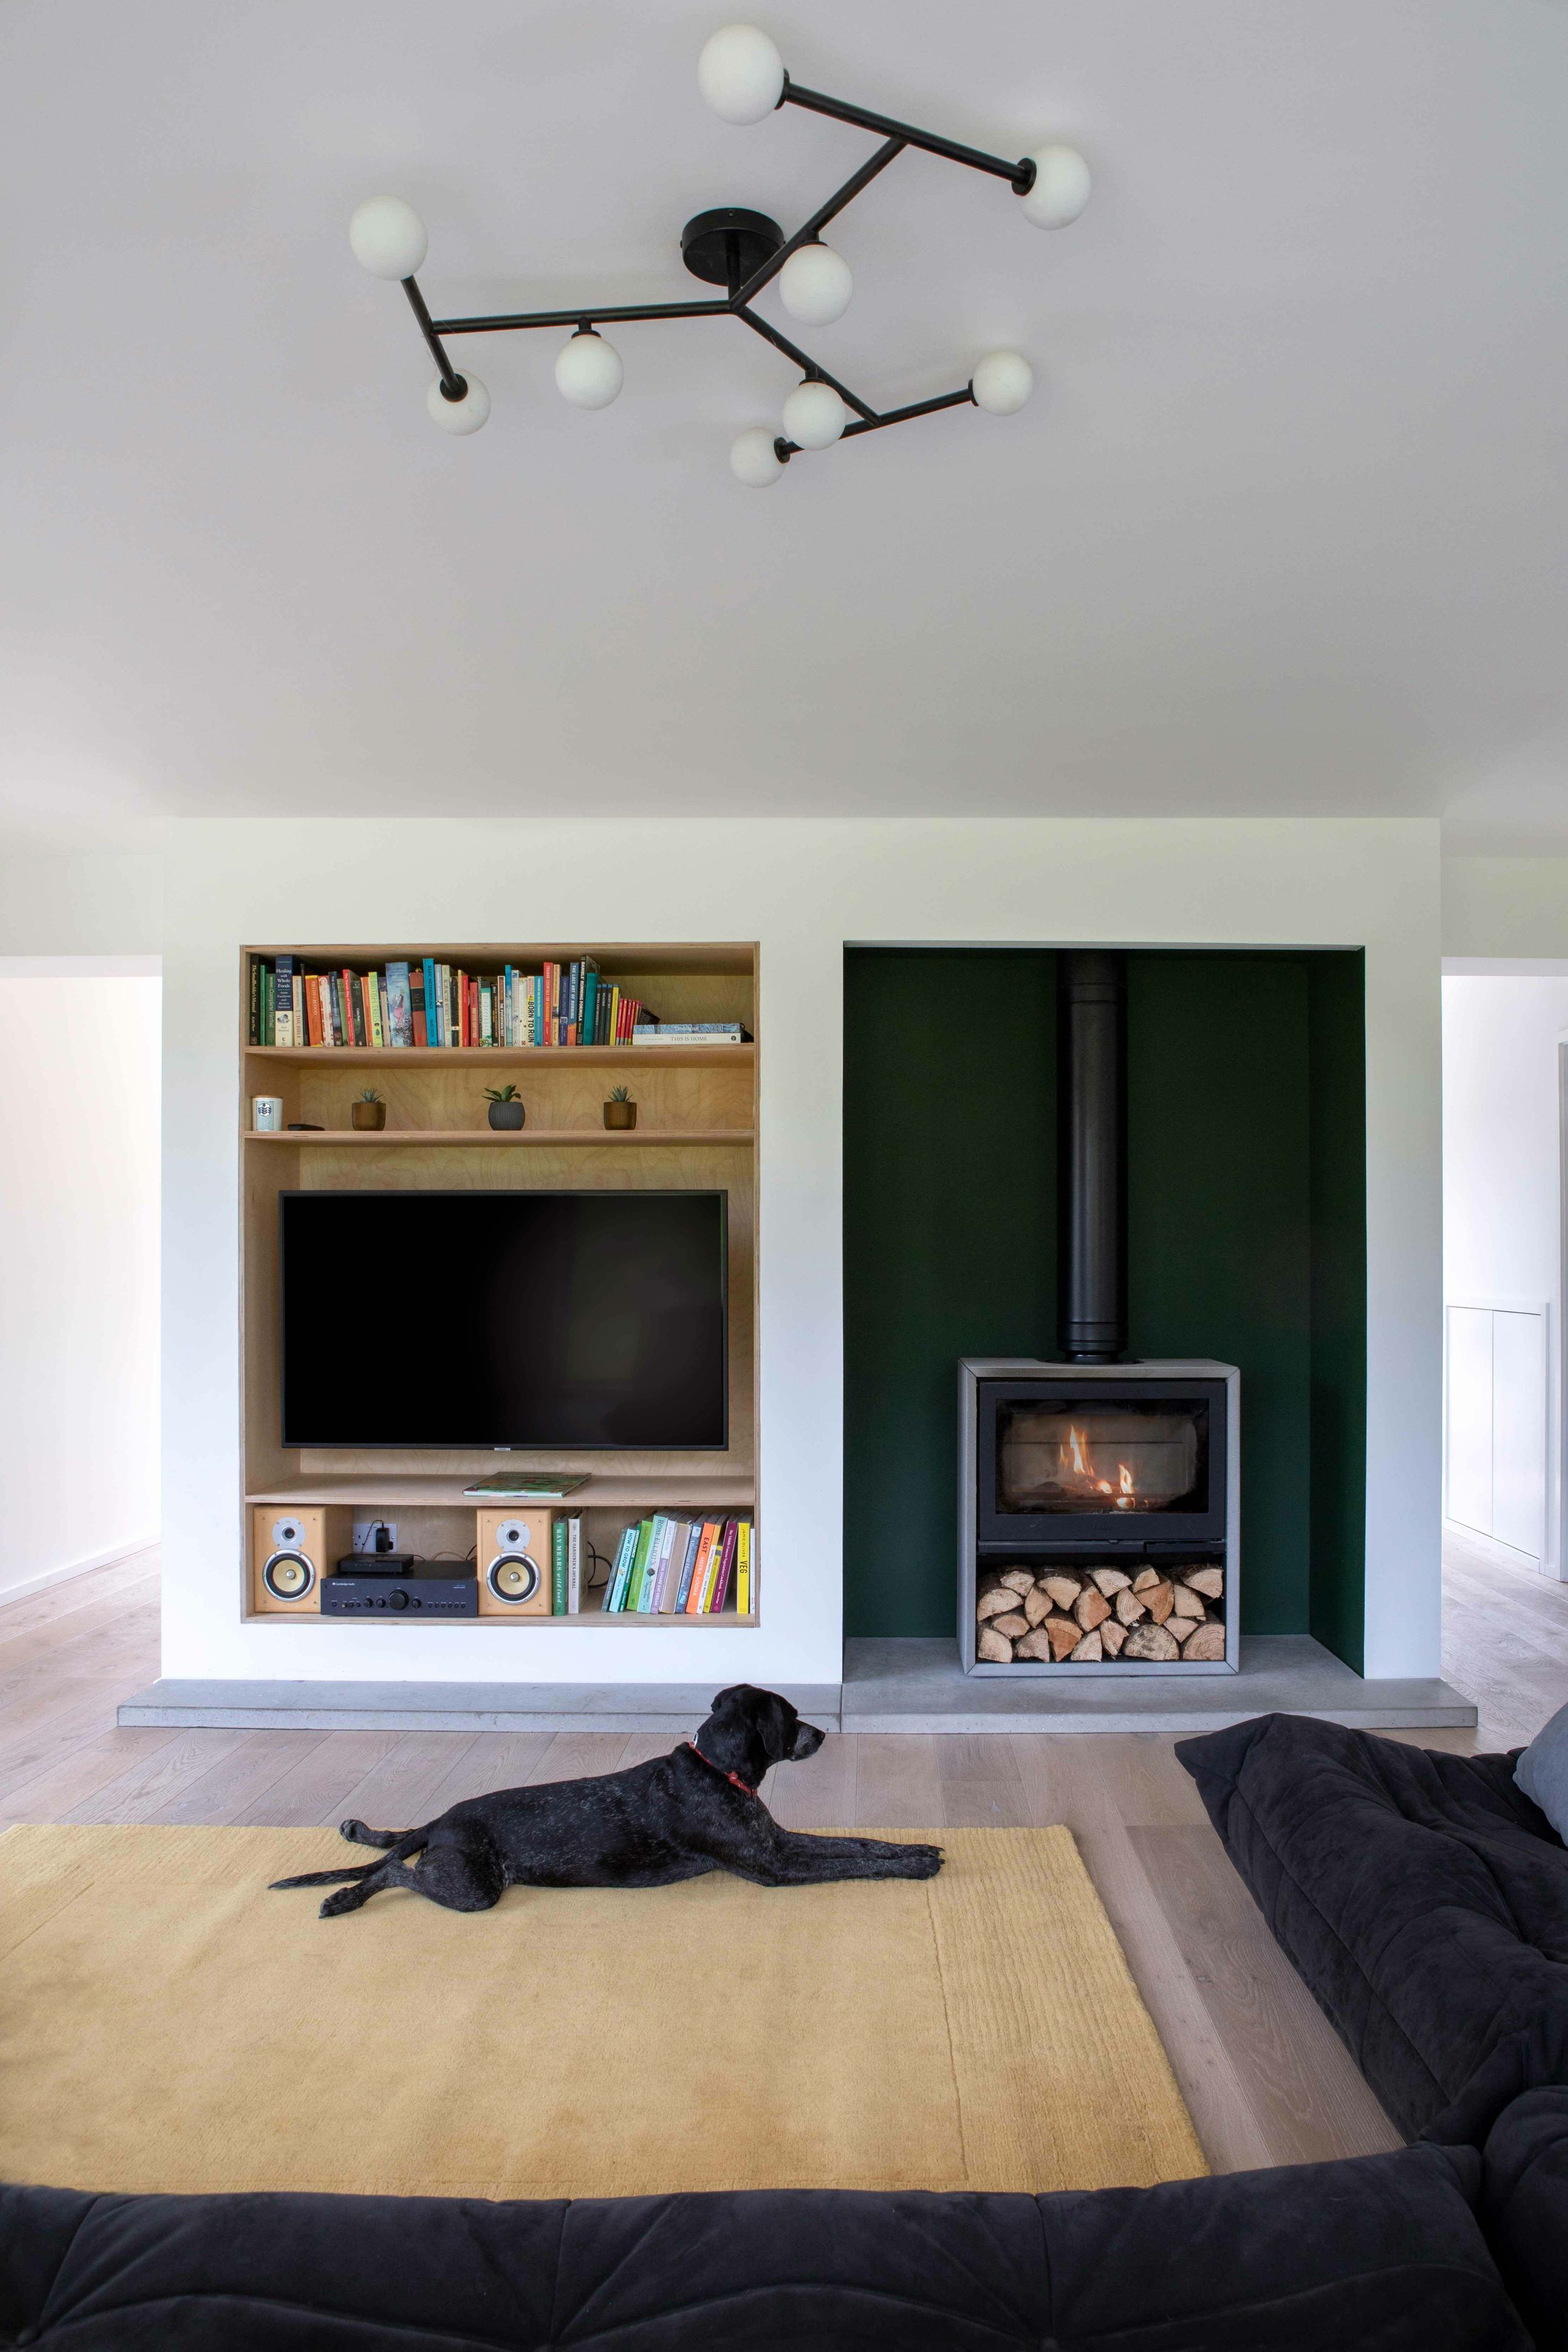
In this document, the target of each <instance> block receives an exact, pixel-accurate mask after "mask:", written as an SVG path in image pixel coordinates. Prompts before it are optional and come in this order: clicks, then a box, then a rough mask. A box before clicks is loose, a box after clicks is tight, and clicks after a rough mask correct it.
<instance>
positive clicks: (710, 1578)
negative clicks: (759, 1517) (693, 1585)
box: [699, 1520, 728, 1617]
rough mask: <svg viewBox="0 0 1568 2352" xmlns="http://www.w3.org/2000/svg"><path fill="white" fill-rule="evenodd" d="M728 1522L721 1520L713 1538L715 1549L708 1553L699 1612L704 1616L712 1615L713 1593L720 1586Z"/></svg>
mask: <svg viewBox="0 0 1568 2352" xmlns="http://www.w3.org/2000/svg"><path fill="white" fill-rule="evenodd" d="M727 1524H728V1522H727V1521H724V1520H721V1521H720V1523H719V1529H718V1532H717V1534H716V1535H715V1537H714V1538H713V1549H712V1550H711V1551H710V1554H709V1555H708V1573H707V1576H706V1577H705V1578H704V1579H703V1583H702V1599H701V1602H700V1611H699V1613H700V1615H702V1616H704V1617H707V1616H710V1615H711V1613H712V1609H713V1595H714V1593H715V1592H716V1591H718V1588H719V1570H720V1567H721V1564H722V1561H723V1558H724V1535H725V1528H726V1526H727Z"/></svg>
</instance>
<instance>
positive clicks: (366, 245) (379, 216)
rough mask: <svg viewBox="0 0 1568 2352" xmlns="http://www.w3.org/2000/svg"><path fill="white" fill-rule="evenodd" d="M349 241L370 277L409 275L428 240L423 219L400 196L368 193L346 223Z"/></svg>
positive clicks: (419, 261) (416, 266)
mask: <svg viewBox="0 0 1568 2352" xmlns="http://www.w3.org/2000/svg"><path fill="white" fill-rule="evenodd" d="M349 243H350V245H352V246H353V256H354V259H355V260H356V261H357V262H358V263H359V265H360V267H361V268H362V269H368V270H369V271H370V274H371V276H372V277H373V278H412V277H413V275H414V273H415V271H416V269H417V268H419V266H420V264H421V262H422V261H423V260H424V258H425V256H426V251H427V249H428V245H429V240H428V238H427V237H426V235H425V224H424V222H423V221H422V220H421V219H420V217H419V215H418V214H417V213H416V211H415V209H414V207H413V205H405V203H404V201H403V198H402V197H401V196H367V197H366V198H365V200H364V202H363V205H360V207H359V209H358V211H357V212H356V213H355V214H354V216H353V220H352V221H350V223H349Z"/></svg>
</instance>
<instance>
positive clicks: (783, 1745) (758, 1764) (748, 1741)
mask: <svg viewBox="0 0 1568 2352" xmlns="http://www.w3.org/2000/svg"><path fill="white" fill-rule="evenodd" d="M826 1736H827V1735H826V1732H823V1731H819V1730H818V1729H817V1727H816V1724H815V1723H803V1722H802V1721H801V1719H800V1717H799V1715H798V1714H797V1713H796V1711H795V1708H794V1707H793V1706H791V1705H790V1703H789V1701H788V1699H787V1698H781V1697H780V1696H779V1695H778V1693H777V1691H765V1690H757V1689H756V1688H755V1687H754V1686H753V1685H752V1684H751V1683H732V1684H731V1686H730V1688H729V1689H728V1690H721V1692H720V1693H719V1695H718V1696H717V1697H716V1698H715V1700H714V1701H713V1711H712V1713H711V1714H710V1716H709V1717H708V1720H707V1722H706V1723H705V1724H704V1725H703V1727H702V1728H701V1730H700V1732H699V1733H698V1735H697V1745H698V1746H699V1748H700V1749H701V1750H702V1753H703V1754H704V1756H708V1757H710V1758H711V1759H712V1760H713V1762H714V1763H715V1764H722V1765H723V1766H724V1767H725V1769H727V1770H730V1771H740V1772H741V1773H742V1775H743V1777H744V1778H745V1779H746V1780H750V1781H752V1783H753V1785H754V1784H755V1783H756V1782H758V1781H760V1780H761V1779H762V1777H763V1773H764V1772H765V1771H766V1770H767V1769H768V1766H769V1765H770V1764H800V1763H803V1762H804V1761H805V1758H806V1757H808V1756H815V1755H816V1751H817V1749H818V1748H820V1747H821V1745H822V1743H823V1741H824V1739H825V1738H826ZM721 1751H722V1752H721ZM732 1753H735V1754H739V1755H743V1757H744V1762H743V1763H742V1762H735V1763H731V1754H732Z"/></svg>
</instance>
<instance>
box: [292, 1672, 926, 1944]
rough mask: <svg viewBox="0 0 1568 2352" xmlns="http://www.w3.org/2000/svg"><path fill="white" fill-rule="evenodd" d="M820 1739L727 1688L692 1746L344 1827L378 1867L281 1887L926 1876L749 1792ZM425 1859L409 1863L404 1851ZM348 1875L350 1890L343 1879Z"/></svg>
mask: <svg viewBox="0 0 1568 2352" xmlns="http://www.w3.org/2000/svg"><path fill="white" fill-rule="evenodd" d="M823 1736H824V1735H823V1734H822V1733H821V1732H820V1731H818V1730H817V1729H816V1726H815V1725H813V1724H809V1723H802V1721H801V1719H800V1717H799V1716H798V1715H797V1714H796V1713H795V1708H794V1707H793V1706H791V1705H790V1703H789V1701H788V1699H785V1698H780V1697H779V1696H777V1694H776V1693H775V1692H773V1691H763V1690H753V1689H752V1685H750V1684H749V1683H737V1684H736V1685H734V1687H733V1689H731V1690H725V1691H721V1692H720V1693H719V1696H718V1697H717V1698H716V1699H715V1700H714V1702H713V1712H712V1714H711V1715H710V1717H708V1720H707V1722H706V1723H705V1724H704V1725H703V1726H702V1728H701V1730H700V1732H699V1733H698V1735H697V1737H696V1738H695V1739H694V1740H691V1739H689V1740H687V1741H685V1742H684V1743H683V1744H682V1745H681V1746H680V1747H679V1748H673V1749H672V1750H671V1751H670V1753H669V1754H668V1756H658V1757H655V1758H654V1759H653V1760H652V1761H651V1762H650V1763H647V1764H634V1765H633V1767H632V1769H631V1770H630V1771H629V1772H608V1773H605V1774H604V1775H603V1776H602V1777H601V1778H599V1779H597V1780H545V1781H542V1782H541V1783H540V1784H539V1786H538V1787H536V1788H532V1789H500V1790H497V1791H496V1792H495V1794H494V1795H492V1796H489V1797H470V1798H468V1800H467V1801H465V1802H464V1803H462V1804H460V1805H453V1806H452V1807H451V1808H450V1809H449V1810H448V1811H447V1812H444V1813H443V1814H441V1816H440V1817H439V1819H438V1820H437V1821H433V1822H426V1824H425V1827H424V1828H423V1829H422V1830H369V1829H366V1827H365V1825H364V1823H363V1822H343V1823H342V1834H343V1836H344V1837H346V1838H348V1839H350V1840H351V1841H352V1843H353V1844H355V1845H376V1846H385V1847H386V1848H387V1849H388V1852H387V1856H386V1860H385V1861H384V1862H367V1863H366V1864H364V1866H363V1869H359V1870H312V1871H308V1872H307V1873H306V1874H305V1875H304V1876H303V1877H301V1878H279V1879H276V1880H275V1881H274V1882H273V1883H274V1885H278V1886H339V1887H341V1888H342V1892H341V1893H339V1894H337V1895H328V1897H327V1899H326V1901H325V1902H324V1903H323V1904H322V1906H321V1916H322V1918H323V1919H331V1918H335V1917H336V1916H338V1914H339V1913H340V1912H343V1911H357V1910H358V1909H359V1907H360V1906H361V1904H362V1903H368V1902H369V1900H370V1898H371V1896H372V1895H379V1894H380V1893H381V1892H382V1890H383V1888H384V1887H388V1886H407V1887H411V1888H412V1889H413V1891H414V1893H415V1894H416V1895H428V1896H429V1897H430V1900H431V1901H432V1903H440V1904H443V1905H444V1906H446V1908H447V1910H448V1911H488V1910H489V1908H490V1906H491V1905H492V1904H494V1903H497V1902H499V1901H500V1896H501V1894H502V1891H503V1889H505V1888H506V1887H508V1886H668V1885H673V1884H674V1882H675V1881H676V1880H677V1879H680V1878H700V1877H701V1876H702V1875H703V1874H704V1873H705V1872H707V1871H710V1870H732V1871H733V1872H734V1874H735V1875H736V1877H737V1878H749V1879H751V1880H752V1882H753V1884H754V1885H758V1886H811V1885H818V1884H820V1883H821V1882H822V1881H824V1880H826V1879H833V1878H934V1877H935V1875H936V1874H937V1872H938V1871H939V1870H940V1869H941V1868H942V1848H941V1847H940V1846H936V1845H894V1844H891V1843H889V1842H888V1841H887V1840H886V1839H883V1838H835V1837H810V1836H800V1835H797V1834H796V1833H795V1832H793V1831H790V1830H785V1829H781V1828H780V1827H779V1825H778V1823H777V1822H775V1821H774V1819H773V1815H772V1813H770V1812H769V1811H768V1809H767V1807H766V1805H764V1804H763V1801H762V1799H761V1798H760V1797H759V1796H758V1794H757V1790H758V1787H759V1785H760V1783H761V1781H762V1779H763V1774H764V1773H765V1772H766V1771H767V1769H768V1767H769V1765H770V1764H783V1763H796V1764H798V1763H800V1762H802V1761H803V1760H804V1759H805V1758H806V1757H807V1756H815V1755H816V1751H817V1749H818V1748H820V1747H821V1745H822V1741H823ZM416 1853H417V1854H419V1855H420V1857H421V1858H420V1861H419V1864H418V1867H417V1868H416V1869H411V1868H410V1867H409V1864H408V1859H407V1858H408V1856H409V1855H410V1854H416ZM346 1881H352V1882H353V1884H345V1883H344V1882H346Z"/></svg>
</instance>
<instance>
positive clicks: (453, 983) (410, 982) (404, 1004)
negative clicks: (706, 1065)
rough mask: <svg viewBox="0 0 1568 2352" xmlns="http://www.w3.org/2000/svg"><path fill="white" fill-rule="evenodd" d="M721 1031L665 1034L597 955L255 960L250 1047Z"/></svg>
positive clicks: (591, 1040)
mask: <svg viewBox="0 0 1568 2352" xmlns="http://www.w3.org/2000/svg"><path fill="white" fill-rule="evenodd" d="M714 1025H716V1026H717V1027H718V1028H719V1029H720V1030H721V1031H722V1033H723V1034H724V1035H725V1036H726V1037H728V1036H731V1035H737V1036H738V1034H739V1024H736V1023H723V1024H701V1025H699V1024H680V1025H679V1027H677V1026H675V1025H673V1024H671V1025H670V1026H666V1024H662V1023H660V1021H659V1019H658V1014H657V1013H653V1012H652V1011H650V1010H649V1008H648V1007H647V1005H646V1004H644V1003H642V1001H641V999H640V998H638V997H636V996H632V995H629V994H627V993H625V992H623V991H622V989H621V986H620V984H619V982H616V981H612V980H608V979H605V978H604V977H602V976H601V974H600V971H599V968H598V966H597V964H596V963H595V961H594V959H593V957H592V956H580V957H578V958H577V959H576V960H575V961H573V962H571V963H546V964H545V965H544V967H543V970H542V971H537V972H525V971H519V970H518V969H517V968H516V967H515V966H514V965H512V964H508V965H507V966H506V968H505V970H504V971H498V972H482V973H475V972H468V971H462V970H461V969H460V968H458V967H457V966H455V965H452V964H447V963H441V962H438V961H437V960H436V959H435V958H434V957H431V956H426V957H425V958H424V959H423V960H420V959H417V958H412V957H411V958H410V959H409V960H408V961H406V962H403V961H393V962H390V963H388V964H387V965H386V966H385V968H384V970H381V971H355V970H354V969H353V967H352V966H351V965H348V964H344V965H342V967H341V968H339V969H332V968H330V967H327V966H324V965H314V964H307V962H306V961H304V960H303V959H302V958H299V957H295V956H289V955H280V956H277V957H275V958H273V959H272V960H271V961H268V958H266V957H265V956H252V958H251V960H250V1043H251V1044H252V1045H323V1046H327V1045H372V1046H391V1045H492V1046H495V1047H497V1048H505V1047H507V1046H520V1045H521V1046H529V1045H630V1044H632V1043H634V1042H637V1043H640V1042H643V1041H642V1040H641V1038H640V1036H639V1034H638V1033H639V1031H640V1030H642V1029H644V1028H651V1029H653V1030H655V1031H656V1032H657V1031H662V1033H663V1035H664V1041H665V1043H667V1044H668V1043H672V1042H682V1041H686V1040H689V1039H694V1038H696V1037H697V1036H699V1035H700V1034H701V1035H706V1034H710V1028H711V1027H712V1026H714ZM647 1042H648V1043H650V1044H652V1043H657V1042H658V1037H657V1036H655V1037H653V1038H650V1039H649V1040H647Z"/></svg>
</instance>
